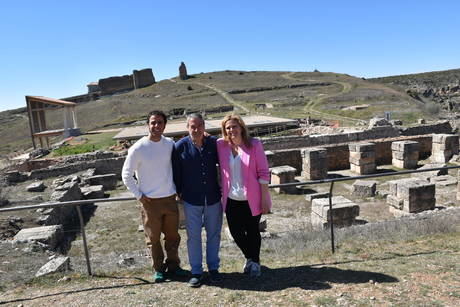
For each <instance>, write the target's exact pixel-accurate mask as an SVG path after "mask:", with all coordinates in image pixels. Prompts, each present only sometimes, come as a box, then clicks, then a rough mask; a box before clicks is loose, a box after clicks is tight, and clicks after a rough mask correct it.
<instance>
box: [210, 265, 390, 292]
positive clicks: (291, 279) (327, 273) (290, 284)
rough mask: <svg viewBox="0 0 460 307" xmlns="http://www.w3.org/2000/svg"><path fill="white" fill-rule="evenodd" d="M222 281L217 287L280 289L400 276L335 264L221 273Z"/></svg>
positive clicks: (378, 279) (380, 281)
mask: <svg viewBox="0 0 460 307" xmlns="http://www.w3.org/2000/svg"><path fill="white" fill-rule="evenodd" d="M222 277H223V281H222V282H221V283H219V284H215V286H217V287H221V288H226V289H232V290H251V291H266V292H270V291H279V290H283V289H287V288H301V289H304V290H321V289H329V288H331V285H330V283H341V284H349V283H352V284H358V283H368V282H369V281H370V280H373V281H375V282H379V283H389V282H398V279H397V278H395V277H393V276H390V275H386V274H382V273H376V272H368V271H355V270H342V269H338V268H335V267H321V268H312V267H310V266H297V267H286V268H277V269H270V268H267V267H262V276H260V277H257V278H252V277H250V276H247V275H244V274H241V273H227V274H225V273H224V274H222Z"/></svg>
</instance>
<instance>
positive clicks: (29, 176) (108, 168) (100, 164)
mask: <svg viewBox="0 0 460 307" xmlns="http://www.w3.org/2000/svg"><path fill="white" fill-rule="evenodd" d="M124 162H125V157H117V158H108V159H99V160H89V161H81V162H76V163H71V164H64V165H57V166H53V167H50V168H43V169H36V170H33V171H31V172H30V173H25V172H19V171H13V172H8V173H7V174H6V179H7V181H8V183H17V182H23V181H27V180H33V179H40V180H43V179H46V178H51V177H57V176H60V175H61V176H67V175H70V174H74V173H77V172H81V171H82V170H85V169H90V168H95V169H96V173H97V174H109V173H113V174H116V175H117V177H118V179H121V169H122V167H123V163H124Z"/></svg>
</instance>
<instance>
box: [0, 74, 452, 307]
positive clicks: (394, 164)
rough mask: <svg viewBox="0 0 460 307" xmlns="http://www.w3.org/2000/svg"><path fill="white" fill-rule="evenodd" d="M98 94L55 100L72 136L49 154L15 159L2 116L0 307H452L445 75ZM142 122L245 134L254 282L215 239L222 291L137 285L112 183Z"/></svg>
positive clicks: (13, 137)
mask: <svg viewBox="0 0 460 307" xmlns="http://www.w3.org/2000/svg"><path fill="white" fill-rule="evenodd" d="M101 80H103V81H101ZM101 80H100V82H99V84H91V86H92V87H91V88H90V91H89V93H88V94H84V95H81V96H75V97H69V101H73V102H74V103H75V104H76V107H75V108H76V115H77V117H78V127H79V129H80V130H81V132H82V134H81V135H78V136H73V137H72V136H71V137H68V138H66V139H64V140H63V139H62V138H61V137H51V138H50V139H49V141H50V144H51V146H50V148H38V147H40V146H38V147H37V148H36V149H32V148H31V144H32V142H31V136H30V131H31V129H30V128H29V126H28V125H29V119H28V113H27V111H26V110H25V109H16V110H9V111H5V112H1V113H0V136H1V137H2V140H4V141H3V142H2V144H1V146H0V154H1V161H0V167H1V173H0V179H1V180H0V263H1V266H0V304H5V305H11V306H20V305H22V306H41V305H44V304H49V305H66V306H67V305H69V306H80V305H85V306H101V305H116V306H125V305H135V306H150V305H155V306H156V305H173V306H176V305H197V304H198V305H232V306H233V305H235V306H236V305H254V306H261V305H270V306H272V305H285V306H292V305H294V306H297V305H302V306H313V305H314V306H393V305H396V306H458V305H459V302H460V279H459V276H460V266H459V264H458V259H460V235H459V234H460V206H459V203H460V185H459V178H460V177H459V169H460V168H459V167H460V156H459V135H458V120H459V118H460V113H458V112H459V110H460V81H459V80H460V70H451V71H445V72H432V73H426V74H418V75H407V76H392V77H386V78H378V79H372V80H365V79H363V78H357V77H353V76H349V75H346V74H338V73H326V72H318V71H315V72H262V71H250V72H247V71H222V72H212V73H200V74H195V75H191V76H187V75H186V71H185V73H184V71H183V70H182V72H181V75H180V76H179V77H177V78H173V79H170V80H161V81H155V78H154V76H153V75H152V73H151V70H150V71H149V70H148V69H147V70H139V71H137V70H135V71H134V72H133V74H132V75H126V76H121V77H112V78H106V79H101ZM98 86H99V87H98ZM63 100H65V99H63ZM152 109H161V110H163V111H165V112H166V113H167V114H168V116H169V118H170V120H169V122H168V123H169V124H170V125H171V127H172V126H173V125H176V126H177V127H179V128H177V129H178V130H176V131H175V132H174V133H176V134H174V136H175V137H176V138H177V137H179V136H180V133H181V132H180V131H183V130H181V129H182V128H181V125H182V126H183V128H184V129H185V124H184V116H185V115H186V114H189V113H192V112H201V113H203V114H205V117H206V120H207V121H209V123H211V122H212V121H213V120H220V119H221V118H222V117H223V116H224V115H225V114H228V113H230V112H236V113H239V114H241V115H242V116H243V117H246V118H249V117H252V118H255V120H254V122H252V124H251V125H249V127H250V130H251V133H252V135H253V136H256V137H259V138H261V139H262V141H263V144H264V149H265V151H266V155H267V158H268V161H269V164H270V169H271V184H272V188H271V196H272V199H273V209H272V212H271V213H270V214H267V215H265V216H263V218H262V222H261V225H260V229H261V234H262V237H263V242H262V255H261V262H262V276H261V277H260V278H257V279H251V278H250V277H248V276H245V275H243V274H242V273H241V268H242V265H243V259H242V256H241V255H240V253H239V250H238V248H237V247H236V245H235V243H234V242H233V239H232V238H231V236H230V234H229V231H228V229H227V227H226V223H225V222H224V227H223V232H222V242H221V262H222V267H221V271H222V273H223V277H224V279H223V281H222V282H221V283H217V284H212V283H210V282H209V280H206V281H205V284H204V285H203V286H202V287H201V288H199V289H191V288H189V287H188V286H187V279H174V278H172V279H170V280H169V281H168V282H166V283H164V284H155V283H153V282H152V276H151V272H150V268H149V267H150V257H149V255H148V253H147V250H146V249H145V243H144V234H143V229H142V226H141V220H140V215H139V205H138V203H137V202H136V201H134V200H133V199H130V198H131V197H132V196H131V195H130V193H129V192H127V190H126V188H125V187H124V186H123V184H122V182H121V177H120V172H121V167H122V165H123V162H124V159H125V156H126V151H127V148H128V147H129V146H130V144H131V143H132V142H133V141H134V140H135V139H136V137H135V136H133V137H132V138H131V139H129V138H120V137H117V136H119V135H122V134H121V133H122V131H129V129H128V130H123V129H125V128H130V129H132V128H133V127H136V126H142V125H144V123H145V119H144V116H145V114H146V113H148V111H150V110H152ZM268 117H270V118H272V119H273V122H268V121H266V122H262V121H260V122H259V123H258V122H257V118H259V119H261V118H268ZM276 118H277V119H280V118H281V119H286V120H287V119H290V120H293V121H285V122H283V121H279V122H277V123H275V122H274V121H275V120H274V119H276ZM46 125H47V127H46V128H47V129H58V128H59V127H60V126H62V110H61V109H59V108H57V107H52V108H49V109H47V110H46ZM176 126H175V127H176ZM139 129H140V130H139V131H141V133H142V128H139ZM130 131H134V130H130ZM178 131H179V132H178ZM210 132H211V133H214V132H212V131H211V130H210ZM171 133H172V132H171ZM125 135H126V134H125ZM171 135H172V134H171ZM425 170H428V171H425ZM355 177H358V178H355ZM286 183H294V184H293V185H283V184H286ZM113 198H125V199H128V200H119V201H114V200H112V199H113ZM101 199H102V200H103V201H101V202H99V200H101ZM72 201H73V202H79V201H85V203H84V204H82V205H81V206H79V207H77V206H75V205H72V204H70V205H69V204H68V203H69V202H72ZM50 203H52V204H55V205H54V206H49V204H50ZM59 203H67V204H68V205H65V206H62V205H60V204H59ZM46 204H48V206H47V205H46ZM33 206H39V207H35V208H34V207H33ZM21 207H32V208H29V209H26V210H17V209H18V208H21ZM77 208H79V209H77ZM79 210H80V211H79ZM80 217H81V220H80ZM80 221H82V222H83V225H81V224H80ZM331 227H332V229H333V231H332V233H331ZM82 229H84V231H82ZM180 234H181V236H182V241H181V246H180V256H181V259H182V264H183V267H184V268H187V269H188V268H189V266H188V260H187V253H186V238H187V236H186V232H185V229H183V228H181V229H180ZM332 234H333V236H334V243H333V245H332V243H331V236H332ZM84 242H86V243H87V248H88V254H85V244H84ZM332 247H333V248H334V252H333V251H332ZM86 256H89V259H90V262H89V265H90V267H91V273H92V276H88V270H89V267H88V262H87V259H86Z"/></svg>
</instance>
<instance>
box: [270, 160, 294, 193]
mask: <svg viewBox="0 0 460 307" xmlns="http://www.w3.org/2000/svg"><path fill="white" fill-rule="evenodd" d="M270 171H271V184H283V183H290V182H295V179H294V177H295V172H296V169H295V168H293V167H291V166H288V165H283V166H277V167H273V168H271V169H270ZM273 190H274V191H275V192H276V193H295V192H297V188H296V187H295V186H289V187H279V188H273Z"/></svg>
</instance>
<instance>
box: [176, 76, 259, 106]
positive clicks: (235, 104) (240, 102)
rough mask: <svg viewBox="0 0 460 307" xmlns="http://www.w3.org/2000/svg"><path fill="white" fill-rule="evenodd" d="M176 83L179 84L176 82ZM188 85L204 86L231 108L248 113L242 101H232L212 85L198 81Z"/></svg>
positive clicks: (226, 94) (232, 99) (231, 98)
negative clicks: (230, 105)
mask: <svg viewBox="0 0 460 307" xmlns="http://www.w3.org/2000/svg"><path fill="white" fill-rule="evenodd" d="M171 82H177V81H173V80H171ZM177 83H180V82H177ZM189 83H192V84H197V85H200V86H204V87H206V88H209V89H210V90H213V91H215V92H216V93H217V94H219V95H220V96H221V97H222V98H224V99H225V100H226V101H227V102H228V103H230V104H232V105H233V106H236V107H238V108H240V109H241V110H243V111H244V112H246V113H250V110H249V109H248V108H246V107H245V106H244V104H243V102H242V101H239V100H236V99H234V98H233V97H232V96H230V95H229V94H228V93H227V92H226V91H224V90H222V89H220V88H218V87H215V86H214V85H210V84H205V83H202V82H198V81H189V82H187V84H189Z"/></svg>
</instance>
